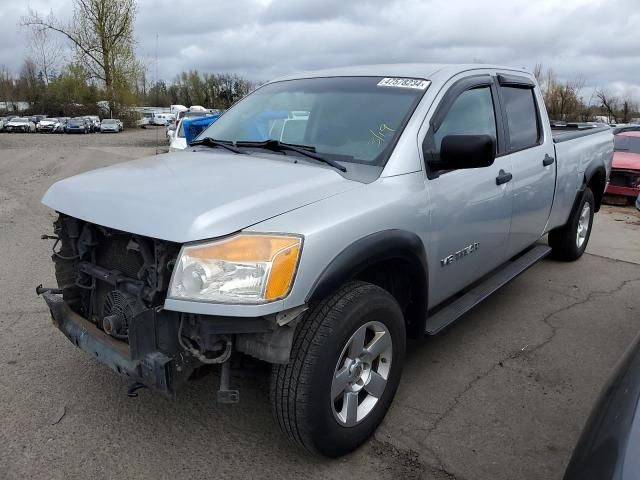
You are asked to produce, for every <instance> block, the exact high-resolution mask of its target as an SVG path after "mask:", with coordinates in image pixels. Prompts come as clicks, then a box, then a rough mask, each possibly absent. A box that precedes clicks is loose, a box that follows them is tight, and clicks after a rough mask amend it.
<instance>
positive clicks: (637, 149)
mask: <svg viewBox="0 0 640 480" xmlns="http://www.w3.org/2000/svg"><path fill="white" fill-rule="evenodd" d="M614 147H615V148H614V150H615V151H616V152H630V153H640V137H631V136H626V135H616V136H615V137H614Z"/></svg>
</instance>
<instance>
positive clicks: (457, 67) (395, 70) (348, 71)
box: [269, 63, 531, 83]
mask: <svg viewBox="0 0 640 480" xmlns="http://www.w3.org/2000/svg"><path fill="white" fill-rule="evenodd" d="M481 69H482V70H486V69H489V70H506V71H513V72H519V73H524V74H527V75H531V74H530V72H528V71H527V70H525V69H523V68H514V67H506V66H501V65H485V64H479V63H478V64H442V63H392V64H380V65H357V66H353V67H339V68H329V69H324V70H313V71H304V72H299V73H294V74H290V75H285V76H283V77H280V78H277V79H275V80H272V81H274V82H279V81H283V80H293V79H298V78H319V77H407V78H424V79H425V80H433V79H434V77H436V76H438V77H439V76H445V77H451V76H453V75H456V74H458V73H462V72H465V71H469V70H481ZM269 83H270V82H269Z"/></svg>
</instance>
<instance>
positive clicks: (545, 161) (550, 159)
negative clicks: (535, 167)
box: [542, 153, 556, 167]
mask: <svg viewBox="0 0 640 480" xmlns="http://www.w3.org/2000/svg"><path fill="white" fill-rule="evenodd" d="M555 161H556V159H555V158H553V157H550V156H549V154H548V153H546V154H545V155H544V159H543V160H542V166H543V167H548V166H549V165H551V164H552V163H553V162H555Z"/></svg>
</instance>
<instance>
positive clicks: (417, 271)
mask: <svg viewBox="0 0 640 480" xmlns="http://www.w3.org/2000/svg"><path fill="white" fill-rule="evenodd" d="M389 260H397V261H399V262H402V263H403V264H404V265H405V266H407V267H408V272H409V277H410V281H411V286H412V291H413V292H415V293H416V294H417V295H416V298H415V301H414V305H413V308H412V309H411V311H409V312H408V318H407V319H406V320H407V327H408V330H409V331H408V334H409V335H410V336H412V337H419V336H421V335H422V334H423V333H424V327H425V321H426V311H427V287H428V278H429V277H428V264H427V258H426V254H425V248H424V244H423V243H422V240H420V238H419V237H418V236H417V235H416V234H415V233H412V232H408V231H405V230H397V229H394V230H383V231H381V232H377V233H373V234H370V235H367V236H365V237H362V238H360V239H358V240H356V241H355V242H353V243H351V244H350V245H349V246H348V247H346V248H345V249H344V250H342V251H341V252H340V253H339V254H337V255H336V256H335V257H334V258H333V259H332V260H331V262H329V264H328V265H327V266H326V267H325V269H324V270H323V271H322V273H321V274H320V276H319V277H318V278H317V279H316V281H315V282H314V284H313V287H312V288H311V290H310V291H309V293H308V295H307V298H306V302H307V303H309V302H314V301H318V300H320V299H321V298H324V297H326V296H327V295H330V294H331V293H332V292H334V291H335V290H337V289H338V288H339V287H340V286H341V285H342V284H344V283H345V282H347V281H348V280H350V279H353V278H355V277H357V276H358V274H359V273H361V272H363V271H365V270H366V269H367V268H369V267H372V266H374V265H375V264H377V263H381V262H385V261H389Z"/></svg>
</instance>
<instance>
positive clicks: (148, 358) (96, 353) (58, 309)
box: [42, 291, 192, 397]
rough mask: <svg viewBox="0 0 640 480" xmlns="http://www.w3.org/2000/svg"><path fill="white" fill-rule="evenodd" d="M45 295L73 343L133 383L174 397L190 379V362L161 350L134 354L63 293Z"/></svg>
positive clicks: (46, 293) (64, 331) (43, 295)
mask: <svg viewBox="0 0 640 480" xmlns="http://www.w3.org/2000/svg"><path fill="white" fill-rule="evenodd" d="M42 297H43V298H44V300H45V302H47V305H48V307H49V310H50V311H51V317H52V320H53V324H54V325H55V326H56V327H57V328H58V329H59V330H60V331H61V332H62V333H64V334H65V336H66V337H67V338H68V339H69V340H70V341H71V343H73V344H74V345H75V346H76V347H78V348H79V349H80V350H83V351H84V352H86V353H88V354H89V355H91V356H92V357H94V358H95V359H96V360H98V361H99V362H100V363H103V364H104V365H106V366H108V367H109V368H111V369H112V370H113V371H115V372H117V373H118V374H120V375H121V376H123V377H125V378H127V379H129V380H131V381H132V382H140V383H142V384H144V385H146V386H148V387H151V388H153V389H155V390H158V391H159V392H161V393H163V394H164V395H166V396H169V397H174V396H175V394H176V388H177V387H178V386H179V385H180V384H181V383H183V382H184V381H186V378H185V376H188V373H190V372H191V370H192V368H189V365H186V364H182V363H180V364H178V362H177V361H176V359H175V358H171V357H169V356H168V355H166V354H164V353H162V352H159V351H154V352H148V353H145V354H142V355H139V356H135V355H132V354H131V349H130V347H129V345H127V344H126V343H125V342H122V341H120V340H116V339H115V338H113V337H110V336H109V335H107V334H105V333H104V332H103V331H102V330H100V329H98V328H97V327H96V326H95V325H94V324H93V323H91V322H89V321H87V320H86V319H84V318H82V317H81V316H80V315H78V314H77V313H75V312H74V311H73V310H71V309H70V308H69V306H68V305H67V304H66V303H65V301H64V300H63V299H62V295H57V294H54V293H51V292H48V291H45V292H43V293H42ZM134 353H135V352H134ZM136 357H138V358H136Z"/></svg>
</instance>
